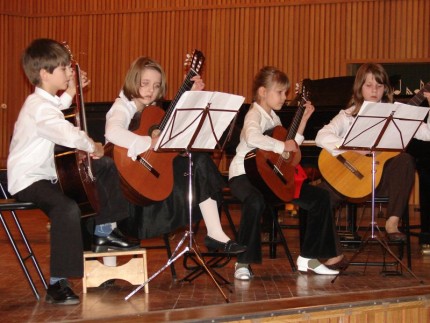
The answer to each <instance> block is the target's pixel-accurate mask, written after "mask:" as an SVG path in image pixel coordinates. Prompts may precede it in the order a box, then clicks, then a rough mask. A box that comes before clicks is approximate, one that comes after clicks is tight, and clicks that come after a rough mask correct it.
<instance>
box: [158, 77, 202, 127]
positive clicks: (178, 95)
mask: <svg viewBox="0 0 430 323" xmlns="http://www.w3.org/2000/svg"><path fill="white" fill-rule="evenodd" d="M196 75H198V73H197V72H196V71H195V70H194V69H190V70H189V71H188V73H187V76H186V77H185V80H184V82H183V83H182V85H181V87H180V88H179V91H178V93H176V95H175V98H174V99H173V100H172V102H171V103H170V105H169V108H168V109H167V111H166V115H165V116H164V118H163V120H162V121H161V123H160V126H159V129H160V130H163V129H164V127H165V126H166V124H167V121H168V120H169V118H170V115H171V114H172V113H173V110H174V109H175V106H176V104H177V103H178V101H179V99H180V98H181V96H182V94H184V93H185V92H186V91H189V90H191V88H192V87H193V84H194V81H192V80H191V79H192V78H193V77H194V76H196Z"/></svg>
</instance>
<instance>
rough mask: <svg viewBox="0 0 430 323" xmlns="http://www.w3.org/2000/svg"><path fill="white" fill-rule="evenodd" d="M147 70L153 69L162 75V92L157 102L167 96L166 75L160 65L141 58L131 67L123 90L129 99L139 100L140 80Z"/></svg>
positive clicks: (151, 60)
mask: <svg viewBox="0 0 430 323" xmlns="http://www.w3.org/2000/svg"><path fill="white" fill-rule="evenodd" d="M146 69H152V70H155V71H157V72H159V73H160V74H161V84H160V91H159V93H158V95H157V98H156V101H158V100H160V99H161V98H162V97H164V95H165V94H166V89H167V85H166V75H165V73H164V70H163V68H162V67H161V65H160V64H158V63H157V62H156V61H154V60H153V59H151V58H149V57H143V56H142V57H139V58H138V59H136V60H135V61H134V62H133V63H132V64H131V66H130V68H129V70H128V72H127V75H126V76H125V80H124V85H123V86H122V90H123V92H124V95H125V96H126V98H127V99H129V100H132V99H133V98H139V97H140V93H139V88H140V79H141V76H142V74H143V72H144V71H145V70H146Z"/></svg>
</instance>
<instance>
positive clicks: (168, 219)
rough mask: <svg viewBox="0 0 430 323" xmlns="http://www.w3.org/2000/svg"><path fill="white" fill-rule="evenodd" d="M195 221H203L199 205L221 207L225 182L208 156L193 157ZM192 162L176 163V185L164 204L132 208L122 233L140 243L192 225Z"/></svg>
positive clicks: (180, 159)
mask: <svg viewBox="0 0 430 323" xmlns="http://www.w3.org/2000/svg"><path fill="white" fill-rule="evenodd" d="M192 161H193V164H192V167H193V168H192V169H193V176H192V179H193V188H192V189H193V205H192V207H193V212H192V221H193V222H194V221H197V220H199V219H201V213H200V209H199V207H198V205H199V203H201V202H203V201H205V200H207V199H208V198H212V199H214V200H216V201H217V203H218V205H220V202H221V198H222V195H221V194H222V193H221V192H222V188H223V186H225V185H226V182H225V180H224V179H223V177H222V176H221V174H220V172H219V171H218V168H217V166H216V165H215V163H214V162H213V160H212V159H211V157H210V155H209V154H208V153H192ZM188 170H189V158H188V157H184V156H177V157H176V158H175V159H174V160H173V172H174V185H173V190H172V192H171V193H170V195H169V196H168V197H167V199H165V200H164V201H161V202H157V203H153V204H150V205H147V206H143V207H142V206H137V205H134V204H131V203H130V204H129V217H128V218H127V219H126V220H124V221H122V222H121V223H120V225H119V226H120V228H121V230H122V231H123V232H124V233H126V234H128V235H131V236H134V237H137V238H139V239H148V238H152V237H156V236H160V235H162V234H165V233H169V232H172V231H175V230H176V229H179V228H181V227H186V226H187V225H188V224H189V202H188V193H189V176H188Z"/></svg>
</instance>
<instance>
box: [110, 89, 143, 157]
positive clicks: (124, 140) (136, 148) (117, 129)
mask: <svg viewBox="0 0 430 323" xmlns="http://www.w3.org/2000/svg"><path fill="white" fill-rule="evenodd" d="M136 111H137V107H136V104H135V103H134V102H133V101H129V100H128V99H127V98H126V97H125V95H124V93H123V92H122V91H121V93H120V94H119V98H117V99H116V100H115V102H114V104H113V105H112V107H111V108H110V110H109V111H108V113H107V114H106V133H105V137H106V140H107V141H108V142H111V143H113V144H114V145H117V146H120V147H124V148H127V149H128V152H127V156H128V157H131V158H135V157H136V156H137V155H139V154H141V153H143V152H145V151H147V150H148V149H149V147H150V146H151V137H149V136H140V135H137V134H135V133H133V132H131V131H129V130H128V127H129V125H130V122H131V119H132V118H133V116H134V114H135V113H136Z"/></svg>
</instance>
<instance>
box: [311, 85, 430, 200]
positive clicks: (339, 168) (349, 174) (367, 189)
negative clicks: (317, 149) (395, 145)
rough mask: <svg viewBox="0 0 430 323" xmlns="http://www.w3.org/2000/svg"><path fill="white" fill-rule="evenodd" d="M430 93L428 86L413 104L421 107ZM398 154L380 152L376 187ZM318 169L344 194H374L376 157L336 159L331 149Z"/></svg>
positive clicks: (351, 154) (349, 155) (324, 153)
mask: <svg viewBox="0 0 430 323" xmlns="http://www.w3.org/2000/svg"><path fill="white" fill-rule="evenodd" d="M425 91H430V82H429V83H427V84H426V85H425V86H424V87H423V88H422V89H421V90H420V91H419V92H418V93H417V94H416V95H415V96H414V97H413V98H412V99H410V100H409V101H408V104H409V105H416V106H418V105H420V104H421V103H422V102H423V101H424V100H425V96H424V92H425ZM398 154H399V153H398V152H389V151H382V152H377V153H376V173H375V185H376V186H378V184H379V182H380V181H381V177H382V172H383V168H384V165H385V163H386V162H387V161H388V160H389V159H391V158H393V157H395V156H397V155H398ZM318 167H319V170H320V172H321V175H322V176H323V177H324V179H325V180H326V181H327V182H328V183H329V184H330V185H331V186H332V187H333V188H334V189H335V190H336V191H338V192H339V193H340V194H342V195H344V196H345V197H348V198H351V199H361V198H364V197H366V196H368V195H370V194H371V192H372V155H371V154H368V155H362V154H360V153H357V152H354V151H346V152H344V153H342V154H340V155H337V156H333V155H332V154H330V153H329V152H328V151H327V150H325V149H323V150H321V153H320V155H319V157H318Z"/></svg>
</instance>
